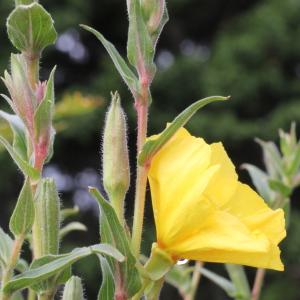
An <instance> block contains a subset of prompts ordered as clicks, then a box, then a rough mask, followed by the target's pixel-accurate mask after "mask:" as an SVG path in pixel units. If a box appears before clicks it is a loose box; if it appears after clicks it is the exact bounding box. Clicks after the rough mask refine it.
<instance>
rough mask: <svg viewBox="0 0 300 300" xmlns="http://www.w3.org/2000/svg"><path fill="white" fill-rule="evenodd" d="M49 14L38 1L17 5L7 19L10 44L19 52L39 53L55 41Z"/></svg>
mask: <svg viewBox="0 0 300 300" xmlns="http://www.w3.org/2000/svg"><path fill="white" fill-rule="evenodd" d="M53 23H54V22H53V20H52V18H51V15H50V14H49V13H48V12H47V11H46V10H45V9H44V8H43V7H42V6H41V5H40V4H38V3H36V2H34V3H32V4H30V5H20V6H17V7H16V8H15V9H14V10H13V11H12V13H11V14H10V15H9V17H8V19H7V32H8V36H9V39H10V41H11V42H12V44H13V45H14V46H15V47H16V48H17V49H18V50H20V51H21V52H22V51H24V52H28V53H31V54H39V53H40V52H41V51H42V50H43V49H44V48H45V47H46V46H48V45H51V44H54V43H55V41H56V37H57V34H56V31H55V29H54V26H53Z"/></svg>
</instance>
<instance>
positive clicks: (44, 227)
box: [34, 178, 60, 258]
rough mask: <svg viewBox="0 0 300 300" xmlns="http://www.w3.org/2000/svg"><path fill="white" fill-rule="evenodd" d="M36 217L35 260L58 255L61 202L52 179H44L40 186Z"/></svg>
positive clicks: (36, 201) (37, 196)
mask: <svg viewBox="0 0 300 300" xmlns="http://www.w3.org/2000/svg"><path fill="white" fill-rule="evenodd" d="M35 215H36V218H35V224H34V231H35V234H34V237H35V238H36V240H35V241H34V244H35V256H36V257H35V258H39V257H41V256H44V255H48V254H54V255H55V254H58V248H59V228H60V201H59V197H58V193H57V190H56V186H55V183H54V180H53V179H52V178H43V179H42V180H41V181H40V182H39V184H38V188H37V192H36V199H35Z"/></svg>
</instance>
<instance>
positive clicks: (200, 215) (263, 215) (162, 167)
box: [148, 129, 286, 271]
mask: <svg viewBox="0 0 300 300" xmlns="http://www.w3.org/2000/svg"><path fill="white" fill-rule="evenodd" d="M152 138H155V137H152ZM148 177H149V181H150V187H151V194H152V203H153V210H154V217H155V223H156V233H157V244H158V246H159V247H160V248H161V249H163V250H164V251H165V252H167V253H168V254H169V255H170V256H171V257H172V258H173V259H174V261H176V260H178V259H183V258H185V259H192V260H200V261H207V262H220V263H236V264H242V265H249V266H253V267H259V268H270V269H275V270H280V271H282V270H283V269H284V267H283V264H282V262H281V260H280V250H279V248H278V243H279V242H280V241H281V240H282V239H283V238H284V237H285V235H286V231H285V222H284V214H283V211H282V209H277V210H272V209H270V208H269V207H268V206H267V205H266V204H265V202H264V200H263V199H262V198H261V197H260V196H259V195H258V194H257V193H256V192H255V191H253V190H252V189H251V188H250V187H249V186H247V185H245V184H242V183H241V182H239V181H238V176H237V174H236V172H235V168H234V166H233V164H232V162H231V160H230V159H229V157H228V156H227V153H226V152H225V150H224V148H223V146H222V144H221V143H214V144H211V145H209V144H207V143H206V142H205V141H204V140H203V139H201V138H196V137H193V136H191V135H190V134H189V133H188V132H187V131H186V130H185V129H180V130H179V131H178V132H177V133H176V134H175V136H174V137H173V138H172V139H171V140H170V141H169V142H168V143H167V144H166V145H165V146H164V147H163V148H162V149H161V150H160V151H159V152H158V153H157V154H156V155H155V156H154V158H153V160H152V163H151V166H150V169H149V175H148Z"/></svg>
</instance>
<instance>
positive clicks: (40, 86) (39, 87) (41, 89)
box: [35, 81, 47, 104]
mask: <svg viewBox="0 0 300 300" xmlns="http://www.w3.org/2000/svg"><path fill="white" fill-rule="evenodd" d="M46 88H47V81H42V82H41V81H39V82H38V83H37V84H36V87H35V96H36V100H37V103H38V104H39V103H41V102H42V100H43V99H44V96H45V91H46Z"/></svg>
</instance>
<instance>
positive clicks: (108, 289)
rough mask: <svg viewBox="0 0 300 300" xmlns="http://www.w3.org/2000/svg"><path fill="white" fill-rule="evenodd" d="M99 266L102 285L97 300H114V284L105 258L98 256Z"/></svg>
mask: <svg viewBox="0 0 300 300" xmlns="http://www.w3.org/2000/svg"><path fill="white" fill-rule="evenodd" d="M98 257H99V260H100V264H101V271H102V272H101V274H102V284H101V287H100V290H99V293H98V300H102V299H105V300H114V294H115V282H114V276H113V273H112V271H111V268H110V266H109V263H108V262H107V260H106V258H105V257H103V256H101V255H99V256H98Z"/></svg>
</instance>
